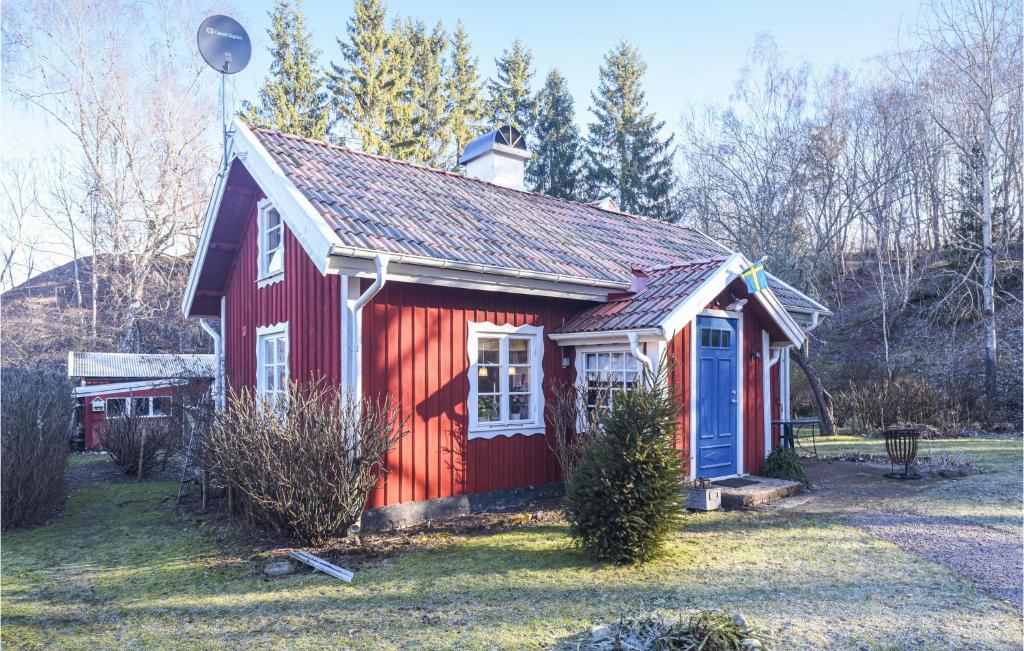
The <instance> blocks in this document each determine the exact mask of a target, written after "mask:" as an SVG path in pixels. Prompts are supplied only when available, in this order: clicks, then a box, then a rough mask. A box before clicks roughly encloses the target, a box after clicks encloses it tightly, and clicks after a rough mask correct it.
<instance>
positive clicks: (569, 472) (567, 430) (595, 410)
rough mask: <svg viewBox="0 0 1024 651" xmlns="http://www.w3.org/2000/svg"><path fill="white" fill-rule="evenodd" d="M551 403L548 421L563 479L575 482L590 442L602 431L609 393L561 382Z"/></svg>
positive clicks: (554, 392)
mask: <svg viewBox="0 0 1024 651" xmlns="http://www.w3.org/2000/svg"><path fill="white" fill-rule="evenodd" d="M552 394H553V398H552V400H550V401H549V402H548V405H547V413H546V418H547V424H548V427H549V428H550V431H551V432H553V433H554V440H553V441H552V442H551V443H550V447H551V451H552V452H553V453H554V454H555V458H556V459H557V460H558V466H559V468H560V469H561V471H562V480H563V481H564V482H565V484H566V485H567V486H568V485H569V483H570V482H571V481H572V477H573V475H574V474H575V473H576V468H577V467H578V466H579V462H580V457H581V455H582V454H583V449H584V448H585V447H586V446H587V443H588V442H589V441H591V440H593V439H594V438H595V437H596V436H598V435H599V434H600V427H599V423H600V422H601V419H602V418H603V416H604V413H605V412H606V411H607V410H608V407H607V404H608V399H607V392H606V391H605V390H603V389H597V390H588V389H587V388H586V387H584V386H580V385H578V384H575V383H573V382H558V383H556V384H555V386H554V388H553V390H552Z"/></svg>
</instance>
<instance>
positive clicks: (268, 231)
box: [257, 200, 284, 287]
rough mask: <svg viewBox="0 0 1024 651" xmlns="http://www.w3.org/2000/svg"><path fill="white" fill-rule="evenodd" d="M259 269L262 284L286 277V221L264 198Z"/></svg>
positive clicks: (261, 212)
mask: <svg viewBox="0 0 1024 651" xmlns="http://www.w3.org/2000/svg"><path fill="white" fill-rule="evenodd" d="M259 248H260V255H259V270H258V274H257V278H258V282H259V283H260V286H261V287H262V286H264V285H269V284H271V283H275V282H277V281H279V280H281V279H283V278H284V223H283V222H282V221H281V213H279V212H277V208H274V207H273V206H271V205H270V204H269V203H267V202H266V200H264V201H263V202H261V203H260V208H259Z"/></svg>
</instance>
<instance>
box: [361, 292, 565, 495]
mask: <svg viewBox="0 0 1024 651" xmlns="http://www.w3.org/2000/svg"><path fill="white" fill-rule="evenodd" d="M582 307H583V304H581V303H580V302H578V301H565V300H559V299H554V298H546V297H537V296H529V295H524V294H503V293H497V292H484V291H472V290H466V289H455V288H448V287H432V286H427V285H414V284H407V283H399V282H390V283H388V284H387V285H385V286H384V289H382V290H381V292H380V293H379V294H378V295H377V296H376V297H374V299H373V300H372V301H371V302H370V303H369V304H368V305H367V306H366V307H365V308H364V309H363V392H364V395H366V396H369V397H379V396H381V395H384V394H390V395H392V396H394V397H395V398H397V399H398V400H400V401H401V404H402V405H403V409H404V411H405V413H406V415H407V416H408V417H409V428H410V430H411V433H410V434H409V435H408V436H406V437H405V438H404V439H402V441H401V442H400V443H399V444H398V445H397V446H395V448H394V449H393V450H392V451H391V452H390V453H389V454H388V456H387V460H386V466H387V471H386V476H385V477H384V479H383V481H382V483H381V484H380V486H379V487H378V488H377V489H376V490H375V491H374V492H373V494H372V495H371V497H370V500H369V504H368V506H369V507H380V506H387V505H391V504H398V503H401V502H409V501H414V500H427V499H434V498H441V497H450V496H454V495H465V494H471V493H481V492H486V491H494V490H502V489H509V488H516V487H519V486H529V485H537V484H545V483H550V482H555V481H558V480H559V479H560V475H559V469H558V464H557V461H556V460H555V458H554V456H553V455H552V453H551V451H550V444H551V442H552V441H551V439H552V437H553V435H551V434H547V435H541V434H535V435H530V436H525V435H522V434H516V435H513V436H496V437H494V438H492V439H482V438H476V439H468V438H467V428H468V423H469V421H468V411H467V410H468V403H467V398H468V396H469V380H468V378H467V376H466V373H467V371H468V369H469V357H468V354H467V352H466V344H467V332H468V324H469V322H471V321H473V322H491V323H494V324H498V325H501V324H506V323H510V324H513V325H525V324H529V325H535V326H543V327H544V336H545V349H544V360H543V370H544V390H545V396H546V401H548V402H550V400H551V398H552V387H553V386H554V384H555V382H556V381H557V380H564V381H569V382H571V381H572V380H573V378H574V371H573V370H572V368H569V369H563V368H562V364H561V359H562V354H563V350H562V349H561V348H559V347H558V346H557V345H556V344H555V343H554V342H553V341H551V340H550V339H548V338H547V335H549V334H550V333H551V332H552V331H553V330H554V329H555V328H556V327H558V326H559V325H561V324H562V323H563V322H564V320H565V319H566V318H568V317H569V316H570V315H571V314H573V313H574V312H576V311H578V310H580V309H582ZM565 354H567V355H569V356H570V359H571V358H572V353H571V351H570V350H568V349H566V353H565Z"/></svg>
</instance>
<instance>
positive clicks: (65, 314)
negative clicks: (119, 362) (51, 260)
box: [0, 257, 211, 368]
mask: <svg viewBox="0 0 1024 651" xmlns="http://www.w3.org/2000/svg"><path fill="white" fill-rule="evenodd" d="M111 263H112V261H111V260H109V259H104V258H101V259H100V266H101V267H103V268H108V267H109V266H110V265H111ZM78 264H79V278H81V282H82V289H81V294H82V305H81V306H79V304H78V297H77V294H76V291H75V271H74V262H68V263H67V264H64V265H61V266H59V267H56V268H54V269H50V270H49V271H45V272H43V273H41V274H38V275H36V276H34V277H32V278H30V279H29V280H27V281H25V282H24V283H22V284H21V285H18V286H17V287H15V288H13V289H10V290H8V291H6V292H4V293H3V294H0V324H2V327H0V346H2V351H3V360H2V363H3V365H4V366H29V365H31V366H54V367H58V368H63V366H64V364H65V363H66V361H67V354H68V351H69V350H94V351H100V352H116V351H119V350H120V351H121V352H140V353H205V352H210V351H211V348H210V341H209V337H207V336H206V335H205V334H204V333H203V332H202V330H201V329H200V328H199V326H198V324H197V323H195V322H193V321H186V320H185V319H183V318H182V316H181V313H180V310H179V308H178V305H179V302H180V300H181V287H180V284H181V283H183V282H184V278H185V277H186V276H187V274H188V266H187V264H186V262H185V261H184V260H182V259H180V258H165V259H164V260H163V264H165V265H169V267H168V268H167V269H166V271H167V273H164V274H162V277H165V278H172V279H175V281H174V282H172V283H167V284H162V285H160V286H157V287H154V288H153V290H152V291H151V292H150V294H149V296H148V297H147V299H146V305H145V306H144V309H143V310H142V313H143V315H144V316H143V317H142V318H140V319H139V320H138V321H137V322H136V325H135V328H134V333H133V335H132V336H131V337H127V336H125V332H124V326H123V323H122V319H121V312H122V310H121V309H119V308H118V307H117V305H116V297H115V296H114V293H113V292H112V291H111V289H112V288H111V283H110V281H108V280H101V281H100V282H99V283H98V286H97V301H96V308H97V309H96V329H95V334H94V333H93V328H92V285H91V282H90V278H91V269H92V258H88V257H87V258H80V259H79V261H78ZM101 278H102V276H101ZM154 284H156V283H154ZM126 341H131V342H132V344H131V345H128V346H125V344H124V342H126Z"/></svg>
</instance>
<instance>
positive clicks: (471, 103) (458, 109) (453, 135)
mask: <svg viewBox="0 0 1024 651" xmlns="http://www.w3.org/2000/svg"><path fill="white" fill-rule="evenodd" d="M445 86H446V88H447V92H448V123H447V132H448V138H449V139H450V140H451V145H452V148H453V154H452V155H451V157H450V159H449V161H448V168H449V169H456V168H457V167H458V162H459V156H461V155H462V152H463V151H465V149H466V145H468V144H469V143H470V142H472V141H473V139H474V138H476V137H477V136H478V135H480V132H481V131H482V128H481V122H482V120H483V115H484V102H483V98H482V96H481V95H482V90H481V88H480V79H479V75H478V73H477V59H476V57H474V56H473V54H472V49H471V46H470V44H469V35H468V34H467V33H466V30H465V28H464V27H463V26H462V23H459V24H458V25H457V26H456V27H455V34H454V35H453V36H452V39H451V64H450V65H449V67H448V79H447V82H446V84H445Z"/></svg>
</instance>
